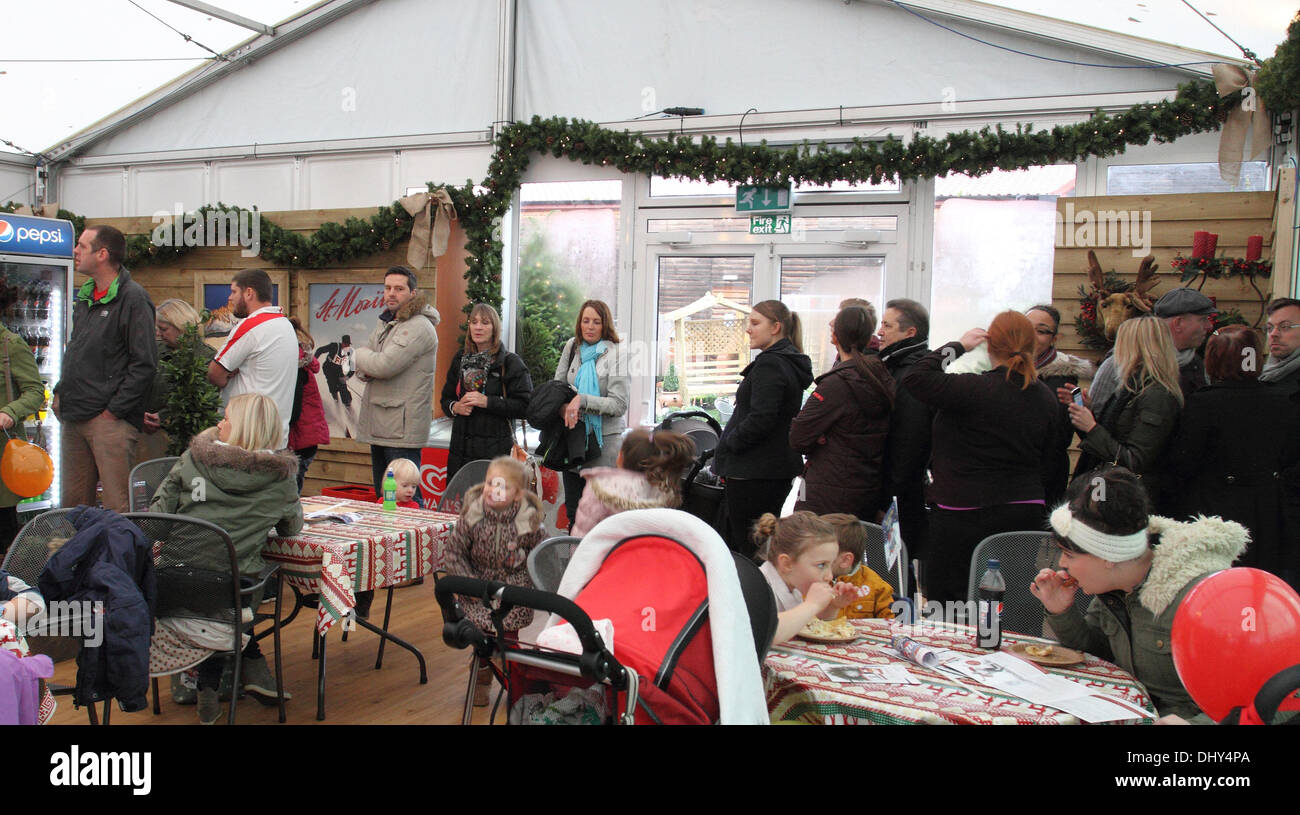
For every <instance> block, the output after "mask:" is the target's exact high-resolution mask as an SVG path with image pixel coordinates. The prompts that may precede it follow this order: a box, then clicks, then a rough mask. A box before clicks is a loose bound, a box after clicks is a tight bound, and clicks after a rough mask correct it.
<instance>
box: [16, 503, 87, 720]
mask: <svg viewBox="0 0 1300 815" xmlns="http://www.w3.org/2000/svg"><path fill="white" fill-rule="evenodd" d="M75 511H76V508H75V507H70V508H67V509H52V510H49V511H48V512H42V513H41V514H40V515H37V516H36V517H35V518H32V519H31V520H30V521H28V522H27V524H26V525H25V526H24V527H23V528H22V529H21V530H19V532H18V535H17V536H16V537H15V538H14V542H13V543H12V544H11V545H10V547H9V552H8V553H7V554H6V555H5V559H4V563H3V564H0V569H3V570H4V571H6V572H8V573H9V574H11V575H13V576H14V577H17V578H19V579H20V580H22V581H23V582H24V583H26V584H27V585H29V586H37V585H39V583H40V579H41V572H42V571H44V570H45V562H46V561H47V560H49V559H50V555H52V554H54V553H55V552H56V551H58V548H59V546H60V545H61V544H62V543H63V542H64V541H66V540H68V539H69V538H71V537H72V536H73V535H75V534H77V529H76V527H74V526H73V525H72V520H71V515H72V513H73V512H75ZM97 624H98V621H95V620H88V619H82V620H74V619H72V618H70V617H61V616H59V614H58V611H57V609H56V608H55V607H51V608H50V609H49V610H48V611H47V613H46V617H45V622H44V625H43V627H42V628H40V629H39V630H37V629H35V628H28V630H27V632H26V635H27V641H28V644H29V645H30V646H31V647H32V652H33V653H44V654H51V655H58V656H60V657H63V658H67V657H70V656H72V655H75V654H76V653H77V652H78V651H79V650H80V647H81V638H80V637H78V636H58V635H47V634H45V633H43V632H45V631H50V632H73V633H82V632H86V633H88V632H90V631H92V630H93V629H92V628H90V627H89V626H93V625H97ZM49 687H50V692H51V693H53V694H54V695H55V696H65V695H72V694H73V693H75V692H76V688H75V687H64V686H58V685H50V686H49ZM111 701H112V700H111V699H105V700H104V724H108V721H109V715H110V713H111V711H112V708H111V707H110V705H109V703H110V702H111ZM86 713H87V715H88V716H89V718H90V723H91V724H92V725H94V724H99V716H98V714H97V713H96V711H95V706H94V705H87V706H86Z"/></svg>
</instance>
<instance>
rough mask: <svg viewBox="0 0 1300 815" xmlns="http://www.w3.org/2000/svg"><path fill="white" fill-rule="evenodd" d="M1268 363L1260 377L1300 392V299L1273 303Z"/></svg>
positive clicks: (1270, 309)
mask: <svg viewBox="0 0 1300 815" xmlns="http://www.w3.org/2000/svg"><path fill="white" fill-rule="evenodd" d="M1264 330H1265V332H1266V334H1267V336H1266V337H1265V339H1267V340H1268V361H1267V362H1265V363H1264V370H1263V371H1262V372H1261V373H1260V375H1259V378H1260V380H1261V381H1263V382H1273V383H1277V384H1279V385H1282V386H1284V387H1289V388H1291V389H1292V390H1293V391H1300V300H1294V299H1292V298H1290V297H1282V298H1278V299H1277V300H1274V301H1273V302H1272V303H1269V306H1268V325H1267V326H1265V329H1264Z"/></svg>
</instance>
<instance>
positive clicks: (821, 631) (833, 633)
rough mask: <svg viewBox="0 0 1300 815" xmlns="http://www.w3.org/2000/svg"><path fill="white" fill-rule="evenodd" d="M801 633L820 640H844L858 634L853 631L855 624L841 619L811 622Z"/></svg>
mask: <svg viewBox="0 0 1300 815" xmlns="http://www.w3.org/2000/svg"><path fill="white" fill-rule="evenodd" d="M799 633H800V634H803V635H805V636H809V637H817V638H818V639H842V638H848V637H853V636H855V633H856V632H854V630H853V623H851V622H849V621H848V619H847V618H844V617H840V618H838V619H835V620H811V621H810V622H809V623H808V624H807V625H805V626H804V627H803V630H802V631H800V632H799Z"/></svg>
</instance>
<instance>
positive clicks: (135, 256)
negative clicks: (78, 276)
mask: <svg viewBox="0 0 1300 815" xmlns="http://www.w3.org/2000/svg"><path fill="white" fill-rule="evenodd" d="M1239 102H1240V94H1233V95H1231V96H1228V97H1225V98H1222V99H1220V98H1219V95H1218V93H1217V91H1216V90H1215V88H1214V85H1213V84H1212V83H1210V82H1207V81H1204V80H1196V81H1192V82H1189V83H1187V84H1184V85H1181V86H1180V87H1179V89H1178V93H1177V95H1176V96H1175V97H1174V98H1173V99H1170V100H1167V101H1163V102H1156V103H1154V104H1139V105H1134V106H1132V107H1131V108H1129V109H1128V110H1126V111H1122V112H1119V113H1115V114H1107V113H1103V112H1102V111H1101V110H1098V111H1096V112H1095V113H1093V115H1092V116H1091V117H1089V118H1088V119H1087V120H1086V121H1083V122H1080V123H1078V124H1073V125H1058V126H1056V127H1054V128H1052V129H1051V130H1035V129H1034V128H1033V127H1032V126H1020V125H1018V126H1017V127H1016V128H1015V129H1014V130H1007V129H1004V128H1003V127H1002V126H1001V125H999V126H997V127H985V128H983V129H981V130H978V131H969V130H967V131H962V132H960V133H950V134H948V135H946V136H943V137H940V138H935V137H931V136H922V135H916V136H913V138H912V140H911V141H910V142H908V143H906V144H904V142H902V141H901V140H899V139H895V138H892V137H891V138H889V139H886V140H884V141H865V140H863V139H854V140H853V141H852V142H851V143H850V144H849V145H848V146H847V147H845V148H842V149H841V148H838V147H831V146H829V145H827V144H826V143H824V142H823V143H820V144H817V145H812V144H809V143H806V142H805V143H804V144H802V145H800V146H795V147H787V148H774V147H769V146H768V145H767V143H766V142H760V143H759V144H750V145H739V144H736V143H734V142H732V141H731V140H730V139H727V140H726V141H725V142H723V143H719V142H718V140H717V139H716V138H714V137H712V136H705V137H703V138H700V139H699V140H698V141H697V140H694V139H692V138H690V137H687V136H684V135H670V136H667V137H665V138H656V137H652V136H648V135H645V134H643V133H631V132H628V131H613V130H607V129H605V128H602V127H600V126H599V125H597V124H595V123H593V122H587V121H582V120H577V119H575V120H572V121H570V120H568V119H565V118H563V117H553V118H550V119H542V118H539V117H534V118H533V120H532V121H531V122H527V123H525V122H516V123H514V124H511V125H509V126H507V127H506V128H504V129H503V130H502V131H501V132H500V133H499V134H498V135H497V137H496V140H495V150H494V151H493V154H492V160H491V162H490V164H489V166H488V173H487V177H486V178H485V179H484V180H483V182H482V184H481V186H477V187H476V186H475V185H474V183H473V182H472V181H467V182H466V183H465V185H464V186H461V187H448V188H447V191H448V193H449V194H450V196H451V199H452V202H453V203H454V204H455V206H456V211H457V213H458V215H459V217H460V223H461V227H462V228H463V229H464V231H465V239H466V249H467V252H468V258H467V262H466V270H465V280H466V294H467V301H468V302H467V305H466V306H465V311H466V314H468V312H469V309H470V307H471V306H472V304H473V303H480V302H482V303H490V304H492V305H493V306H496V307H498V308H499V307H500V305H501V300H502V296H501V261H502V258H501V255H502V248H503V246H502V242H501V235H500V229H501V219H502V218H503V217H504V215H505V213H506V210H507V209H508V208H509V206H510V200H511V197H512V196H513V194H514V191H515V190H516V189H518V187H519V185H520V182H521V180H522V179H523V176H524V173H525V172H526V171H527V169H528V165H529V163H530V161H531V160H532V156H533V155H535V154H549V155H552V156H555V157H557V158H559V157H567V158H568V159H569V160H571V161H580V162H582V163H583V164H590V165H595V166H602V167H610V166H612V167H615V168H617V169H618V170H619V171H621V172H624V173H638V174H647V175H650V174H653V175H660V176H678V177H682V178H688V179H693V180H696V181H710V182H713V181H729V182H732V183H738V184H772V185H784V184H786V183H789V182H793V183H796V184H822V185H825V184H829V183H831V182H833V181H848V182H850V183H868V182H869V183H873V184H878V183H880V182H881V181H883V180H885V179H887V178H897V179H899V180H900V181H909V180H914V179H918V178H929V177H932V176H944V175H947V174H949V173H964V174H966V175H970V176H980V175H984V174H986V173H988V172H991V171H993V170H995V169H1001V170H1017V169H1022V168H1025V167H1032V166H1036V165H1045V164H1055V163H1063V162H1077V161H1079V160H1081V159H1085V158H1087V157H1089V156H1110V155H1114V154H1116V153H1122V152H1123V151H1124V149H1125V148H1126V147H1127V146H1129V145H1143V144H1147V143H1148V142H1150V141H1151V140H1152V139H1155V140H1156V141H1157V142H1160V143H1165V142H1171V141H1173V140H1175V139H1177V138H1179V137H1181V136H1186V135H1189V134H1192V133H1202V132H1205V131H1211V130H1216V129H1218V128H1219V127H1220V125H1221V123H1222V122H1223V120H1224V118H1226V116H1227V112H1228V110H1229V109H1230V108H1231V107H1232V106H1233V105H1235V104H1238V103H1239ZM436 186H437V185H435V184H433V183H430V184H429V188H430V189H431V190H432V189H434V188H435V187H436ZM13 206H14V205H13V204H12V203H11V204H9V205H7V207H8V210H6V211H12V209H13ZM3 209H5V208H4V207H0V210H3ZM214 209H215V210H218V211H221V212H240V211H241V210H240V209H239V208H238V207H227V206H225V205H223V204H218V205H217V206H216V207H203V208H201V209H200V210H199V213H200V214H205V213H206V212H208V211H211V210H214ZM59 217H60V218H68V219H69V220H73V221H74V223H77V225H78V229H80V228H81V225H82V224H84V219H82V218H80V217H79V216H76V215H73V214H72V213H70V212H66V211H64V210H60V212H59ZM259 217H261V216H259ZM411 225H412V219H411V217H410V216H409V215H407V214H406V211H405V210H404V209H402V207H401V205H400V204H398V203H396V202H394V203H393V204H392V205H390V206H386V207H380V208H379V211H378V212H377V213H376V214H375V215H373V216H371V217H370V218H368V219H362V218H349V219H348V220H347V221H345V222H344V223H341V224H339V223H333V222H330V223H324V224H321V225H320V227H319V228H318V229H317V230H316V231H315V232H314V233H312V234H311V235H310V236H304V235H302V234H301V233H297V232H292V231H290V230H287V229H283V228H281V227H279V226H277V225H276V224H274V223H273V222H271V221H269V220H267V219H266V218H265V217H261V222H260V228H261V233H260V236H261V252H260V256H261V257H262V258H263V259H264V260H266V261H267V262H268V263H269V264H271V265H274V266H276V267H280V268H284V267H290V268H299V269H318V268H322V267H326V266H330V265H335V264H341V263H346V262H348V261H350V260H353V259H355V258H359V257H365V256H367V255H373V254H376V253H378V252H383V251H386V250H388V249H389V248H391V247H392V245H393V244H395V243H397V242H399V241H401V240H404V239H406V238H407V237H409V236H410V234H411ZM186 251H188V249H187V247H184V246H165V247H159V246H155V245H154V244H153V242H152V241H151V240H150V236H149V235H133V236H131V237H130V239H129V241H128V252H127V259H126V264H127V266H128V267H132V266H144V265H150V264H157V263H167V262H170V261H173V260H175V259H177V258H179V257H180V256H181V255H183V254H185V252H186Z"/></svg>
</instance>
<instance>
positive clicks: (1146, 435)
mask: <svg viewBox="0 0 1300 815" xmlns="http://www.w3.org/2000/svg"><path fill="white" fill-rule="evenodd" d="M1115 369H1116V372H1117V373H1118V375H1119V386H1118V387H1117V388H1116V389H1115V392H1114V393H1113V394H1111V395H1110V397H1109V398H1107V400H1106V401H1105V402H1104V403H1102V404H1101V405H1098V406H1097V407H1098V410H1097V412H1096V413H1095V414H1094V413H1093V411H1092V410H1091V408H1090V407H1085V406H1082V405H1070V406H1069V411H1070V423H1071V424H1073V425H1074V428H1075V430H1077V431H1078V432H1079V438H1080V443H1079V449H1080V451H1081V454H1080V456H1079V462H1078V464H1077V465H1076V466H1075V468H1074V475H1075V476H1076V477H1077V476H1079V475H1080V474H1082V473H1086V472H1088V471H1089V470H1091V469H1093V468H1094V467H1096V466H1097V465H1099V464H1117V465H1119V466H1121V467H1124V468H1125V469H1127V470H1129V471H1130V472H1132V473H1134V474H1135V475H1137V476H1138V477H1139V478H1141V479H1142V483H1143V485H1144V486H1145V487H1146V489H1147V494H1148V495H1149V496H1150V498H1151V500H1152V501H1153V502H1154V501H1156V500H1157V499H1158V498H1159V497H1160V493H1159V491H1158V489H1159V484H1158V479H1157V472H1158V469H1159V466H1158V465H1159V462H1160V459H1161V457H1162V456H1163V455H1164V453H1165V450H1166V448H1167V447H1168V446H1169V442H1170V439H1172V437H1173V434H1174V430H1175V429H1177V427H1178V418H1179V415H1180V414H1181V413H1182V409H1183V390H1182V388H1181V387H1179V385H1178V360H1177V357H1176V355H1175V352H1174V337H1173V334H1172V333H1170V331H1169V326H1168V325H1166V324H1165V321H1164V320H1162V319H1160V318H1159V317H1154V316H1143V317H1135V318H1133V319H1131V320H1125V321H1124V322H1123V323H1122V324H1121V325H1120V327H1119V331H1117V332H1116V334H1115Z"/></svg>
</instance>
